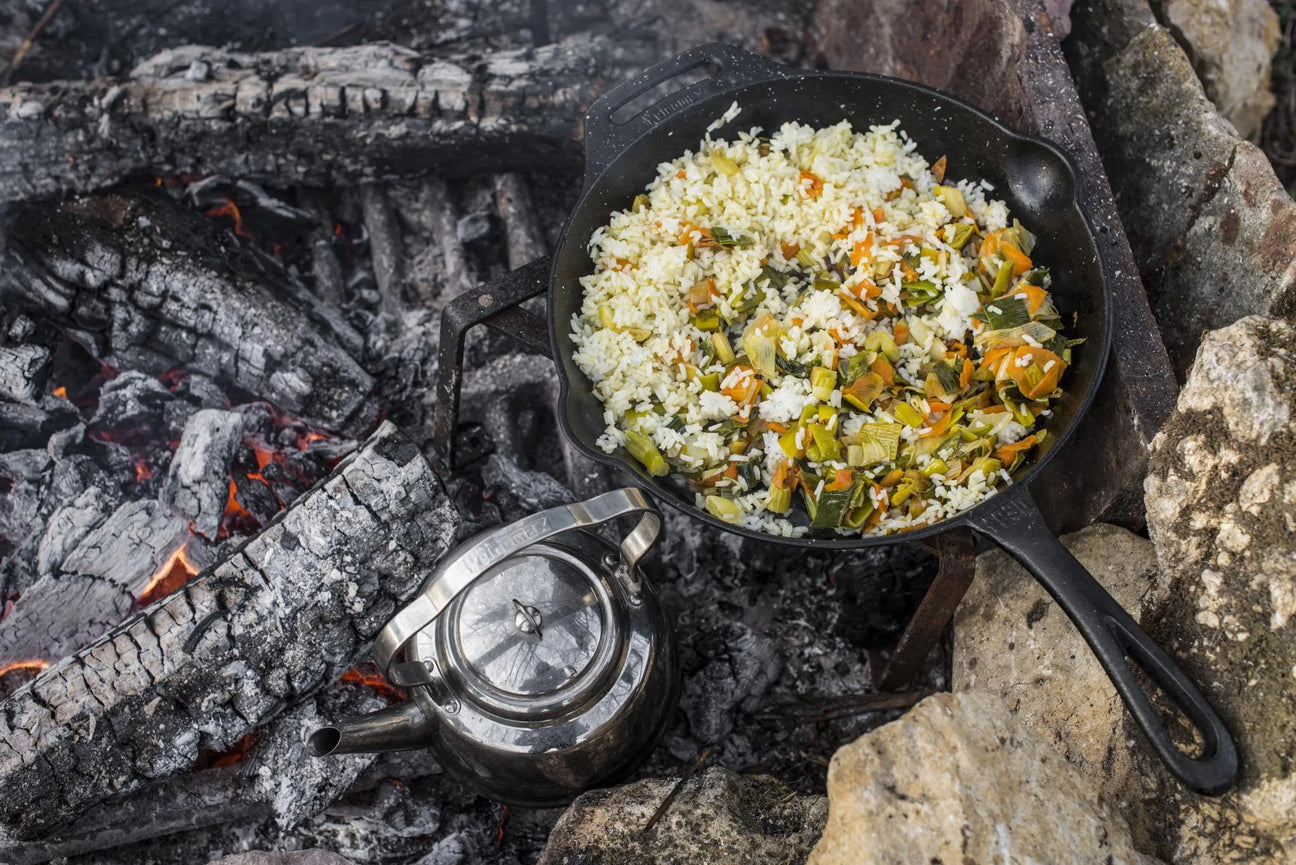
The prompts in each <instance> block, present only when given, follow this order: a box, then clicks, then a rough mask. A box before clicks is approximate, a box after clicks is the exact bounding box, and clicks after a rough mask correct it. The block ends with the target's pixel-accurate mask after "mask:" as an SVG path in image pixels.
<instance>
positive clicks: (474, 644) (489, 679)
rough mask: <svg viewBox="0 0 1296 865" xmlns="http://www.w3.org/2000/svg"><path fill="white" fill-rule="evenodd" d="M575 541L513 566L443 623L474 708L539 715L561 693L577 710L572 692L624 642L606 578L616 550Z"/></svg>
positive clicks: (453, 669) (458, 604)
mask: <svg viewBox="0 0 1296 865" xmlns="http://www.w3.org/2000/svg"><path fill="white" fill-rule="evenodd" d="M582 534H583V533H582ZM570 541H572V542H574V543H571V544H570V546H569V545H568V544H558V543H540V544H535V545H533V546H531V547H528V548H527V549H526V550H524V551H523V552H521V553H519V554H516V555H514V556H512V557H511V558H508V559H505V560H504V561H503V562H501V563H500V564H498V565H496V566H495V567H493V568H491V569H490V570H488V571H486V572H485V573H483V574H482V575H481V576H480V577H479V578H478V579H477V580H476V581H475V582H474V583H473V584H472V585H471V586H470V587H469V588H468V589H467V590H466V591H465V592H463V594H461V595H460V596H459V597H458V598H456V599H455V601H454V603H453V604H452V605H451V606H450V608H449V609H448V610H447V611H446V614H445V615H444V616H443V617H442V618H441V622H442V625H443V629H444V638H443V640H442V648H444V650H445V654H444V655H443V658H444V659H445V661H446V663H444V664H443V667H444V669H445V670H446V672H447V673H448V674H452V675H455V677H456V678H458V679H459V680H460V682H459V683H458V684H461V685H462V686H463V687H464V688H465V689H466V690H468V691H469V692H470V693H471V694H472V696H473V698H474V699H475V701H477V702H483V701H484V702H486V703H489V704H492V706H493V707H494V708H496V709H497V710H503V711H505V713H506V714H513V713H514V712H518V711H524V710H526V709H528V708H530V709H538V708H540V706H539V705H538V703H541V702H543V703H550V702H552V701H551V700H549V699H547V698H549V697H552V696H557V695H559V693H560V692H563V693H561V698H560V699H559V700H558V701H557V702H559V703H562V704H570V702H571V701H572V700H573V699H577V695H576V694H575V693H566V692H568V691H583V690H584V689H583V688H581V687H580V684H581V683H582V682H583V681H586V680H589V679H591V678H595V679H596V678H598V673H599V672H600V670H601V669H602V668H605V667H607V666H608V664H610V662H611V661H612V659H613V656H614V655H615V654H616V652H617V648H618V646H619V644H620V642H621V640H622V636H621V634H620V622H619V617H618V616H617V615H616V608H615V606H614V598H613V597H612V592H611V591H610V586H609V585H608V584H607V582H606V576H607V575H606V574H605V573H603V571H602V568H603V564H602V559H603V558H605V557H606V553H607V552H608V551H607V550H606V549H603V548H601V547H602V545H601V544H597V543H596V544H592V545H591V544H589V543H588V542H584V543H582V542H581V540H580V539H579V538H571V539H570ZM591 546H593V547H596V549H590V547H591ZM573 547H575V549H573ZM582 547H583V548H584V549H581V548H582ZM591 554H593V555H591ZM591 558H592V559H593V561H592V562H591V561H590V559H591ZM526 714H531V712H526Z"/></svg>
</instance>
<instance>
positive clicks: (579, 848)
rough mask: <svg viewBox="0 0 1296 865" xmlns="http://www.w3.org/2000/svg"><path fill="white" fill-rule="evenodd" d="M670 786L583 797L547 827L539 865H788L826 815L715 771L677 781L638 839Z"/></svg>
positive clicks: (774, 787)
mask: <svg viewBox="0 0 1296 865" xmlns="http://www.w3.org/2000/svg"><path fill="white" fill-rule="evenodd" d="M675 785H676V779H674V778H648V779H645V780H642V781H636V782H635V783H633V784H627V785H626V786H624V787H616V788H613V789H611V790H595V791H593V792H590V793H586V794H584V795H583V796H581V797H580V798H579V799H577V800H576V801H575V802H573V803H572V806H571V807H570V808H569V809H567V812H566V813H565V814H563V816H562V817H561V818H560V819H559V820H558V823H557V825H555V826H554V828H553V832H551V833H550V835H549V843H548V845H547V846H546V847H545V849H544V853H543V854H541V856H540V863H539V865H614V863H615V865H638V863H643V865H695V863H699V862H705V863H707V865H747V863H758V862H778V863H790V865H795V863H801V862H804V861H805V858H806V855H807V854H808V853H809V852H810V848H811V847H812V846H813V845H814V843H815V839H817V838H818V837H819V833H820V832H821V831H822V829H823V825H824V820H825V818H826V816H827V810H828V807H827V802H826V801H825V800H824V798H823V797H822V796H798V795H796V794H795V793H793V792H792V791H791V790H788V789H787V788H786V787H784V786H783V785H782V784H780V783H779V782H777V781H775V780H774V779H773V778H769V777H766V776H756V775H739V774H736V773H734V772H730V771H729V770H728V769H721V768H718V767H716V768H710V769H707V770H705V771H703V772H702V773H701V774H699V775H698V776H696V777H694V778H691V779H689V780H687V781H685V782H684V784H683V786H682V787H681V788H680V793H679V795H678V796H677V797H676V799H675V801H674V802H673V803H671V805H670V807H669V808H668V809H667V810H666V812H665V814H663V815H662V817H661V819H660V820H659V821H658V823H657V825H656V826H654V827H653V828H652V829H651V830H649V831H648V832H647V833H645V832H644V831H643V828H644V826H645V825H647V823H648V821H649V820H650V819H651V818H652V815H653V814H654V813H655V812H656V811H657V809H658V808H659V807H660V806H661V803H662V802H663V801H664V800H665V799H666V797H667V796H668V795H669V794H670V791H671V790H672V789H673V788H674V787H675Z"/></svg>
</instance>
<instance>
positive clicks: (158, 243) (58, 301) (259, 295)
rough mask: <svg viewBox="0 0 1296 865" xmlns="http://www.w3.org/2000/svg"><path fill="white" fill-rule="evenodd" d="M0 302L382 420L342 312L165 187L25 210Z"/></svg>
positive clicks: (131, 355) (152, 361) (264, 394)
mask: <svg viewBox="0 0 1296 865" xmlns="http://www.w3.org/2000/svg"><path fill="white" fill-rule="evenodd" d="M12 217H13V218H12V220H11V224H10V227H9V237H8V247H7V248H6V249H5V250H4V251H3V253H0V301H3V302H4V303H14V304H18V303H22V304H26V305H29V306H32V307H36V308H39V309H41V310H43V311H44V312H45V313H46V314H48V315H51V316H57V317H60V318H62V319H63V320H64V321H66V322H67V324H68V325H70V326H72V327H74V328H76V329H77V330H78V332H79V333H81V334H84V335H86V336H87V337H88V339H90V340H91V341H92V342H93V345H91V346H89V348H91V350H92V351H93V353H94V354H95V355H96V356H97V357H99V358H100V359H101V360H104V361H106V362H108V363H111V364H112V365H114V366H116V367H119V368H125V369H131V370H137V371H141V372H145V373H149V374H151V375H159V374H161V373H163V372H166V371H167V370H170V369H172V368H174V367H177V366H178V367H182V368H184V369H186V370H190V371H193V372H199V373H202V374H205V375H207V376H210V377H212V378H214V379H216V380H217V381H219V382H220V383H221V384H223V385H234V386H236V387H238V388H239V389H241V390H242V391H245V392H247V393H249V394H251V395H253V396H255V397H258V398H261V399H264V400H267V401H269V402H271V403H274V404H275V405H277V406H279V407H280V408H282V409H284V410H286V411H288V412H290V413H292V414H294V415H296V416H298V417H301V418H303V419H305V420H307V421H309V422H311V423H314V424H317V425H319V426H322V427H325V428H328V429H333V430H339V431H342V432H345V433H347V434H350V435H354V434H357V433H362V432H364V431H366V430H367V429H369V428H371V427H372V424H373V421H374V420H375V418H376V413H377V406H376V405H375V404H374V401H373V400H372V399H371V393H372V390H373V379H372V378H371V377H370V376H369V374H368V373H366V372H365V371H364V370H363V369H362V368H361V367H360V365H359V364H358V363H357V362H356V360H355V359H354V358H353V357H352V355H351V354H350V353H348V351H347V350H346V348H345V346H346V345H347V344H348V343H356V344H358V343H359V337H358V336H357V335H355V334H354V333H350V334H347V333H344V331H345V330H346V328H345V325H342V324H340V323H339V321H338V319H337V317H336V315H335V314H334V313H333V311H332V310H329V309H328V308H326V307H324V306H323V305H322V304H319V303H318V302H316V301H313V300H312V299H311V298H310V297H309V296H308V294H307V293H306V292H305V291H304V290H303V289H301V287H300V286H298V285H296V284H295V282H294V281H293V280H292V279H291V278H290V277H289V276H288V275H287V274H286V273H285V272H284V270H283V268H282V266H281V265H280V264H279V262H278V261H277V260H275V259H272V258H269V257H268V256H264V255H262V254H260V253H258V252H256V251H255V250H254V249H252V248H250V247H249V246H247V245H246V244H243V243H242V242H240V241H238V240H237V239H236V238H235V237H233V235H231V234H230V233H229V231H228V230H227V229H226V228H225V227H224V226H223V225H222V224H221V223H220V222H218V221H216V220H213V219H208V218H205V217H203V216H202V215H200V214H197V213H194V212H193V211H191V210H189V209H188V208H185V207H183V206H182V205H180V204H177V203H176V202H174V201H172V200H171V199H169V198H166V197H165V196H161V195H143V196H135V197H125V196H121V195H99V196H90V197H85V198H76V199H72V200H69V201H67V202H64V203H60V204H30V205H24V206H21V207H19V208H16V209H15V212H14V213H13V214H12Z"/></svg>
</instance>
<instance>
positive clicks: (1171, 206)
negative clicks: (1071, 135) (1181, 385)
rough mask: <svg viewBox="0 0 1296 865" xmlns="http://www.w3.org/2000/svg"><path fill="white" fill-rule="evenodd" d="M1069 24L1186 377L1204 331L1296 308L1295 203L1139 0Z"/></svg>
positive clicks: (1103, 142) (1125, 0)
mask: <svg viewBox="0 0 1296 865" xmlns="http://www.w3.org/2000/svg"><path fill="white" fill-rule="evenodd" d="M1072 21H1073V27H1074V29H1073V31H1072V34H1071V37H1070V38H1069V39H1068V40H1067V51H1068V57H1069V58H1070V60H1071V63H1072V68H1073V69H1074V70H1075V72H1076V77H1077V81H1078V83H1079V85H1080V92H1081V97H1082V98H1083V99H1084V101H1085V105H1086V108H1088V110H1089V111H1090V113H1091V115H1092V116H1093V117H1094V123H1093V129H1094V135H1095V138H1096V139H1097V141H1098V146H1099V149H1100V150H1101V152H1102V156H1103V163H1104V164H1105V165H1106V167H1107V172H1108V174H1109V175H1110V176H1111V177H1112V178H1113V186H1114V187H1115V189H1116V193H1117V205H1118V207H1119V208H1120V213H1121V217H1122V219H1123V221H1124V223H1125V226H1126V229H1127V231H1128V233H1129V239H1130V245H1131V246H1132V247H1133V250H1134V257H1135V259H1136V260H1137V262H1138V266H1139V270H1140V272H1141V273H1142V275H1143V280H1144V284H1145V285H1146V286H1147V289H1148V295H1149V298H1150V300H1151V302H1152V309H1153V312H1154V313H1155V314H1156V318H1157V323H1158V325H1159V327H1160V330H1161V334H1162V337H1163V338H1164V340H1165V343H1166V347H1167V349H1169V351H1170V357H1171V360H1172V361H1173V362H1174V364H1175V367H1176V370H1177V371H1178V373H1179V374H1180V375H1181V376H1182V375H1184V374H1185V373H1186V371H1187V368H1188V366H1189V364H1190V363H1191V361H1192V357H1193V353H1194V352H1195V351H1196V349H1197V344H1198V341H1199V339H1200V337H1201V333H1202V331H1203V330H1208V329H1212V328H1219V327H1223V326H1226V325H1228V324H1231V323H1233V322H1234V321H1237V320H1238V319H1239V318H1242V317H1243V316H1246V315H1256V314H1259V315H1276V316H1284V315H1289V314H1291V313H1292V312H1296V202H1293V201H1292V199H1291V197H1290V196H1289V195H1288V194H1287V192H1286V190H1285V189H1283V186H1282V184H1281V183H1280V182H1279V181H1278V178H1277V177H1276V176H1275V175H1274V172H1273V169H1272V167H1271V166H1270V165H1269V162H1268V160H1267V159H1266V158H1265V156H1264V154H1263V153H1262V152H1261V151H1260V150H1259V149H1258V148H1257V147H1256V146H1255V145H1253V144H1251V143H1250V142H1247V141H1245V140H1243V139H1242V138H1241V137H1240V136H1239V135H1238V134H1237V131H1236V130H1235V129H1234V128H1233V127H1232V125H1231V124H1229V122H1228V121H1227V120H1225V119H1224V118H1223V117H1221V116H1220V114H1219V112H1218V111H1216V109H1215V107H1214V106H1213V105H1212V104H1211V103H1210V100H1209V99H1207V97H1206V94H1205V92H1204V91H1203V90H1202V86H1201V83H1200V82H1199V81H1198V80H1197V76H1196V74H1195V73H1194V72H1193V68H1192V64H1191V63H1190V62H1189V60H1188V57H1187V56H1186V55H1185V54H1184V52H1183V50H1182V49H1181V48H1180V47H1179V45H1178V44H1177V43H1176V42H1175V40H1174V38H1173V36H1172V35H1171V34H1170V32H1169V31H1167V30H1166V29H1165V28H1163V27H1161V26H1160V25H1158V24H1157V23H1156V21H1155V19H1154V18H1153V17H1152V14H1151V12H1150V11H1149V10H1148V8H1147V6H1146V4H1145V3H1144V2H1143V0H1095V2H1093V3H1087V4H1082V5H1081V6H1078V7H1076V8H1075V9H1074V10H1073V11H1072Z"/></svg>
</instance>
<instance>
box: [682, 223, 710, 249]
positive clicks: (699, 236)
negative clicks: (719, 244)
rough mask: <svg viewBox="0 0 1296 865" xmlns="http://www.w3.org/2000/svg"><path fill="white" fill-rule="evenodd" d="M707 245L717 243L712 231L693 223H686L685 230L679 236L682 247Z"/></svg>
mask: <svg viewBox="0 0 1296 865" xmlns="http://www.w3.org/2000/svg"><path fill="white" fill-rule="evenodd" d="M707 243H715V238H714V237H712V236H711V229H709V228H703V227H702V226H700V225H694V224H693V223H691V222H686V223H684V228H683V229H682V230H681V231H680V236H679V245H680V246H688V245H690V244H693V245H697V246H701V245H704V244H707Z"/></svg>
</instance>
